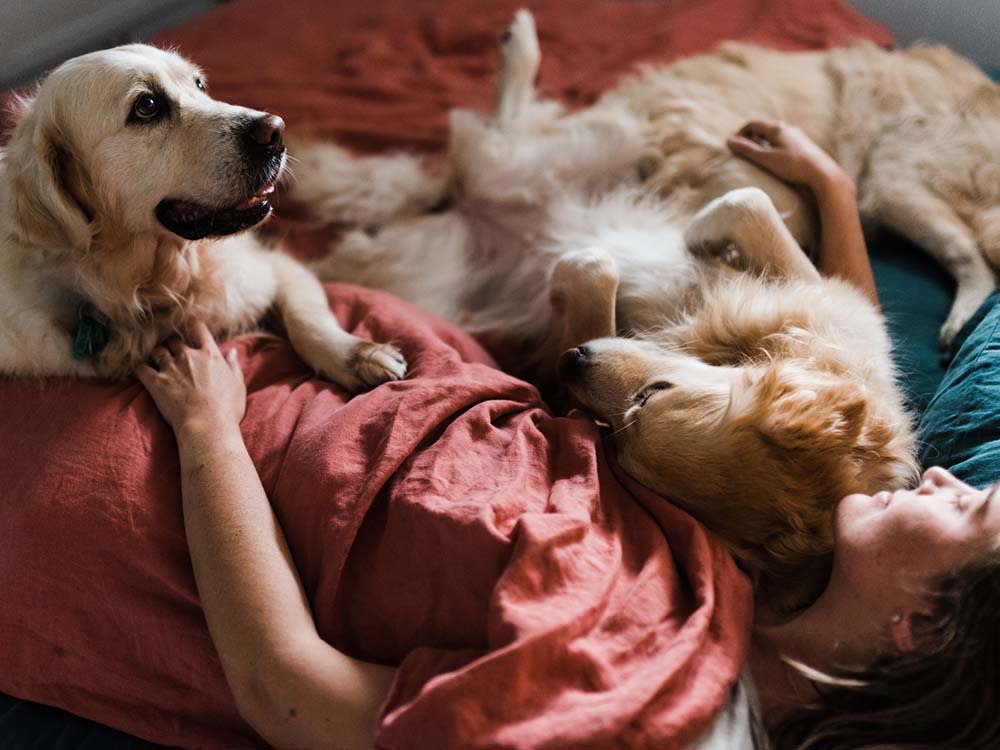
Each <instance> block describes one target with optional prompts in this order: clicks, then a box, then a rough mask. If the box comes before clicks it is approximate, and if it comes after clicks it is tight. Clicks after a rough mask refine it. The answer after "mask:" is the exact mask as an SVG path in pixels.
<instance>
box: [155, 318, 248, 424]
mask: <svg viewBox="0 0 1000 750" xmlns="http://www.w3.org/2000/svg"><path fill="white" fill-rule="evenodd" d="M191 333H192V340H193V346H189V345H187V344H185V343H184V342H183V341H182V340H181V339H179V338H176V337H175V338H172V339H170V340H168V341H166V342H165V343H163V344H161V345H160V346H158V347H156V349H154V350H153V353H152V354H151V355H150V359H151V360H152V362H153V363H154V364H155V365H156V369H154V368H153V367H150V366H149V365H146V364H143V365H140V366H139V368H138V369H137V370H136V376H137V377H138V378H139V380H140V381H142V384H143V385H144V386H146V390H148V391H149V394H150V395H151V396H152V397H153V401H155V402H156V406H157V408H158V409H159V410H160V413H161V414H163V418H164V419H166V420H167V422H168V423H169V424H170V426H171V427H173V429H174V432H175V433H178V434H179V433H180V432H181V431H182V430H183V429H185V428H189V427H193V426H196V425H197V426H200V425H205V424H206V423H207V424H212V425H219V424H222V425H239V423H240V421H242V419H243V414H244V412H245V411H246V396H247V390H246V385H245V384H244V383H243V371H242V370H241V369H240V364H239V361H238V360H237V359H236V351H235V350H230V352H229V354H228V356H225V357H223V355H222V352H220V351H219V346H218V344H216V343H215V339H214V338H213V337H212V334H211V332H210V331H209V330H208V326H206V325H205V324H204V323H202V322H201V321H200V320H196V321H195V322H194V325H193V327H192V331H191Z"/></svg>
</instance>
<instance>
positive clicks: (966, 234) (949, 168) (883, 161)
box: [596, 42, 1000, 344]
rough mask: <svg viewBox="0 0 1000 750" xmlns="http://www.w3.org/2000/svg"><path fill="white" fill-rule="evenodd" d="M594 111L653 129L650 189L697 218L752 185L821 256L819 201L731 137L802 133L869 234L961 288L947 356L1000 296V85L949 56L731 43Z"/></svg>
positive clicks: (627, 87)
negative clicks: (746, 156) (788, 126)
mask: <svg viewBox="0 0 1000 750" xmlns="http://www.w3.org/2000/svg"><path fill="white" fill-rule="evenodd" d="M596 106H597V108H603V107H609V108H612V109H613V108H619V107H624V108H625V109H627V110H628V111H629V112H630V113H632V114H633V115H634V116H635V117H637V118H638V119H639V120H640V121H641V122H642V123H643V124H644V126H645V127H646V128H647V135H648V138H649V140H650V145H651V146H652V149H651V151H650V153H649V154H648V158H647V160H646V161H645V162H644V163H643V165H642V169H643V170H644V173H645V175H646V176H647V184H648V186H649V188H650V189H653V190H658V191H660V192H661V193H662V194H663V195H669V196H671V199H672V200H675V201H680V202H687V203H689V205H691V206H692V207H693V208H695V209H696V208H698V207H700V206H702V205H704V204H705V203H706V202H707V201H708V200H710V199H711V198H713V197H715V196H717V195H721V194H722V193H723V192H725V191H727V190H731V189H733V188H735V187H741V186H747V185H755V186H757V187H760V188H762V189H764V190H765V191H766V192H767V193H768V194H769V195H770V196H771V198H772V199H773V200H774V202H775V204H776V205H777V206H778V209H779V210H780V211H781V212H782V215H783V216H785V217H786V221H787V222H788V225H789V227H790V229H791V230H792V233H793V234H794V235H795V237H796V239H798V240H799V242H800V243H801V244H802V245H803V246H804V247H806V248H810V247H812V246H813V245H814V240H815V237H816V223H815V215H814V211H813V210H812V207H811V206H810V205H809V203H808V202H807V201H806V200H804V199H803V196H802V195H801V194H800V193H798V192H797V191H795V190H793V189H791V188H789V187H788V186H787V185H785V184H784V183H782V182H780V181H778V180H775V179H774V178H773V177H772V176H771V175H769V174H767V173H766V172H764V171H762V170H760V169H758V168H757V167H756V166H754V165H752V164H750V163H749V162H747V161H745V160H742V159H739V158H736V157H734V156H733V155H732V154H731V153H730V152H729V150H728V149H727V148H726V138H727V136H729V135H730V134H732V133H733V132H735V131H736V130H737V129H738V128H739V127H740V126H741V125H742V124H743V123H745V122H746V121H747V120H750V119H772V120H774V119H776V120H784V121H786V122H791V123H794V124H796V125H799V126H800V127H801V128H802V129H803V130H805V131H806V133H808V134H809V135H810V136H811V137H812V138H813V140H815V141H816V142H817V143H819V144H820V145H821V146H823V148H824V149H826V150H827V151H828V152H829V153H831V154H832V155H833V156H834V157H835V158H836V159H837V160H838V162H839V163H840V164H841V165H842V166H843V167H844V169H845V170H846V171H847V172H848V174H850V175H851V177H852V178H853V179H854V180H855V182H856V183H857V186H858V196H859V206H860V209H861V212H862V217H863V218H864V219H865V220H866V223H868V224H870V225H878V226H884V227H887V228H889V229H891V230H894V231H896V232H898V233H899V234H902V235H903V236H905V237H908V238H909V239H910V240H912V241H913V242H914V243H916V244H917V245H918V246H920V247H922V248H923V249H924V250H925V251H927V252H928V253H930V254H931V255H932V256H933V257H934V258H936V259H937V260H938V261H939V262H940V263H941V264H942V265H943V266H944V267H945V268H946V269H947V270H948V271H949V272H950V273H951V274H952V276H954V278H955V280H956V282H957V284H958V288H957V293H956V297H955V302H954V305H953V307H952V310H951V313H950V315H949V316H948V319H947V320H946V321H945V323H944V325H943V326H942V329H941V341H942V344H948V343H950V342H951V340H952V338H953V337H954V335H955V333H957V331H958V329H959V328H960V327H961V326H962V324H963V323H964V322H965V321H966V320H968V319H969V317H971V315H972V313H973V312H975V310H976V308H977V307H978V306H979V305H980V304H981V303H982V301H983V300H984V299H985V298H986V296H987V295H988V294H989V293H990V292H991V291H992V290H993V289H994V287H995V284H996V279H995V276H994V269H996V268H998V267H1000V167H998V166H997V165H998V164H1000V86H998V85H997V84H996V83H994V82H993V81H991V80H990V79H989V78H988V77H987V76H986V75H985V74H984V73H983V72H982V71H981V70H979V68H977V67H976V66H975V65H974V64H972V63H971V62H970V61H968V60H966V59H965V58H963V57H960V56H959V55H957V54H955V53H954V52H951V51H950V50H948V49H946V48H945V47H941V46H932V45H916V46H914V47H911V48H909V49H901V50H893V51H888V50H884V49H881V48H879V47H876V46H874V45H872V44H861V45H858V46H854V47H847V48H842V49H832V50H827V51H821V52H797V53H789V52H777V51H774V50H768V49H764V48H761V47H755V46H753V45H749V44H741V43H735V42H730V43H726V44H723V45H722V46H721V47H719V48H718V49H717V50H716V51H714V52H712V53H711V54H707V55H701V56H697V57H691V58H687V59H683V60H680V61H678V62H676V63H674V64H672V65H668V66H665V67H658V68H649V69H647V70H645V71H644V72H643V73H642V74H641V75H638V76H636V77H634V78H632V79H630V80H627V81H625V82H624V83H623V84H622V85H620V86H619V87H617V88H616V89H615V90H613V91H611V92H609V93H608V94H606V95H605V96H604V98H603V99H602V100H601V101H600V102H599V103H598V104H597V105H596Z"/></svg>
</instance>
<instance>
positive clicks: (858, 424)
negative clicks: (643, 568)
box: [559, 338, 891, 600]
mask: <svg viewBox="0 0 1000 750" xmlns="http://www.w3.org/2000/svg"><path fill="white" fill-rule="evenodd" d="M559 369H560V377H561V380H562V381H563V383H564V384H566V385H567V386H568V388H569V390H570V391H571V393H572V394H573V396H574V397H575V398H576V399H577V400H578V401H579V402H580V403H582V404H583V405H584V406H585V407H586V408H588V409H589V410H590V411H591V412H593V413H594V414H595V415H596V416H598V417H599V418H600V419H602V420H603V421H606V422H607V423H608V424H609V425H610V426H611V428H612V429H613V433H612V434H613V439H614V442H615V446H616V448H617V452H618V456H619V463H620V464H621V466H622V468H623V469H625V470H626V471H627V472H628V473H629V474H631V475H632V476H633V477H635V478H636V479H637V480H639V481H640V482H641V483H642V484H644V485H646V486H647V487H649V488H650V489H652V490H653V491H655V492H657V493H658V494H660V495H662V496H664V497H667V498H669V499H671V500H672V501H674V502H676V503H677V504H678V505H681V506H682V507H684V508H685V509H687V510H689V511H690V512H691V513H692V514H693V515H695V516H696V517H698V518H699V519H700V520H702V521H703V522H704V523H705V524H706V525H707V526H708V527H709V528H711V529H712V530H713V531H715V532H716V533H718V534H719V535H720V536H721V537H722V538H723V539H724V540H725V541H726V542H727V543H728V544H729V546H730V548H731V549H732V550H733V552H734V553H735V554H736V555H737V557H739V558H740V559H741V561H742V562H744V563H745V564H746V565H747V566H748V567H749V568H750V569H751V570H752V572H754V573H755V574H757V575H758V576H760V577H761V578H762V579H763V580H765V581H766V580H770V581H772V583H773V582H774V581H777V580H781V579H787V578H788V577H790V576H793V575H794V573H795V571H799V572H800V573H801V571H802V569H803V566H805V565H807V564H809V563H810V562H811V561H815V560H818V559H820V558H822V557H823V556H824V555H826V554H827V553H829V552H830V551H831V550H832V546H833V528H834V526H833V520H834V509H835V507H836V504H837V502H838V501H839V500H840V499H841V498H843V497H845V496H846V495H847V494H849V493H850V492H852V491H854V488H855V487H857V486H859V484H863V483H865V482H866V481H867V478H865V479H862V477H863V475H864V474H865V470H866V466H865V464H866V463H867V462H876V461H879V460H880V455H879V450H880V449H881V448H882V447H884V445H885V444H886V443H887V442H888V441H890V440H891V431H890V430H889V429H888V428H885V427H879V426H878V425H877V424H874V420H872V419H871V418H870V416H871V415H870V411H871V410H870V406H869V404H868V402H867V399H866V394H865V392H864V390H863V388H862V387H861V386H859V385H857V384H855V383H853V382H851V381H850V380H849V379H847V378H842V377H838V376H836V375H832V374H829V373H823V372H817V371H815V370H814V369H811V368H810V366H809V364H808V363H797V362H789V361H785V362H782V361H774V362H763V363H754V364H748V365H745V366H715V365H710V364H706V363H704V362H702V361H700V360H698V359H697V358H695V357H693V356H691V355H689V354H686V353H683V352H678V351H671V350H669V349H664V348H663V347H661V346H659V345H657V344H655V343H653V342H650V341H637V340H630V339H618V338H614V339H598V340H595V341H591V342H588V343H587V344H586V345H584V346H582V347H579V348H577V349H573V350H570V351H569V352H566V353H565V354H563V356H562V358H561V360H560V368H559ZM881 460H886V459H885V457H884V456H882V457H881ZM782 585H783V584H782ZM794 598H795V597H794V596H793V597H792V600H794Z"/></svg>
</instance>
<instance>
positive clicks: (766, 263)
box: [684, 187, 820, 280]
mask: <svg viewBox="0 0 1000 750" xmlns="http://www.w3.org/2000/svg"><path fill="white" fill-rule="evenodd" d="M684 240H685V242H686V244H687V247H688V249H689V250H690V251H691V252H692V253H694V254H696V255H716V256H720V257H721V259H722V260H724V261H726V262H727V263H730V264H731V265H735V266H738V267H741V268H745V269H747V270H750V271H755V272H758V273H763V274H767V275H771V276H777V277H779V278H801V279H809V280H815V279H819V278H820V275H819V271H817V270H816V267H815V266H813V264H812V263H811V262H810V261H809V258H807V257H806V254H805V253H804V252H803V251H802V248H801V247H799V245H798V243H797V242H796V241H795V238H794V237H792V234H791V232H789V231H788V227H787V226H785V222H784V221H783V220H782V218H781V214H779V213H778V209H776V208H775V207H774V203H772V202H771V199H770V198H769V197H768V195H767V193H765V192H764V191H763V190H761V189H760V188H755V187H747V188H739V189H737V190H731V191H729V192H728V193H726V194H725V195H723V196H721V197H719V198H716V199H715V200H713V201H712V202H711V203H709V204H708V205H707V206H705V207H704V208H703V209H701V210H700V211H699V212H698V213H697V214H695V216H694V218H693V219H692V220H691V223H690V224H689V225H688V228H687V230H686V231H685V232H684Z"/></svg>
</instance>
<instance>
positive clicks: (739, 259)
mask: <svg viewBox="0 0 1000 750" xmlns="http://www.w3.org/2000/svg"><path fill="white" fill-rule="evenodd" d="M504 38H505V41H504V42H503V44H502V47H501V53H502V66H503V67H502V71H501V76H500V87H499V91H498V95H497V110H496V112H495V114H494V115H493V116H492V117H490V118H486V119H484V118H481V117H478V116H476V115H473V114H471V113H468V112H462V111H458V112H455V113H453V115H452V120H451V125H452V127H451V142H450V149H449V158H448V172H447V174H446V175H445V176H444V177H440V176H434V175H430V174H424V176H423V177H422V178H421V177H420V175H421V169H420V165H419V163H418V162H416V161H415V160H413V159H409V160H408V159H407V158H406V157H405V156H401V155H395V156H383V157H372V158H368V159H352V158H351V157H350V156H349V155H348V154H347V153H346V152H344V151H343V150H341V149H339V148H337V147H336V146H334V145H331V144H303V145H302V148H301V150H299V151H298V153H297V155H298V156H299V157H300V159H301V163H300V165H299V168H298V169H297V176H298V177H299V180H298V181H297V185H296V191H297V197H298V199H299V200H302V201H304V202H306V203H308V204H310V205H312V206H313V207H314V209H315V210H316V212H317V213H318V214H319V215H320V216H322V217H324V218H326V219H328V220H331V221H337V222H354V223H356V224H359V225H361V226H362V227H363V229H359V230H358V231H354V232H349V233H348V234H347V235H346V236H345V237H344V238H343V239H342V241H340V243H339V244H338V245H337V247H336V248H335V250H334V252H333V253H332V254H331V255H330V257H329V258H327V259H326V260H324V261H322V262H321V263H320V264H319V266H318V267H317V270H318V271H319V272H320V273H321V274H322V275H323V276H325V277H329V278H335V279H341V280H349V281H354V282H360V283H365V284H369V285H372V286H377V287H380V288H384V289H388V290H390V291H393V292H395V293H396V294H399V295H401V296H403V297H404V298H407V299H409V300H411V301H413V302H415V303H417V304H420V305H422V306H424V307H426V308H427V309H430V310H432V311H434V312H436V313H438V314H440V315H442V316H444V317H446V318H449V319H451V320H453V321H455V322H457V323H459V324H460V325H463V326H464V327H466V328H467V329H469V330H471V331H473V332H476V333H479V334H483V333H487V332H495V331H501V332H503V333H505V334H507V335H508V336H509V337H510V338H512V339H513V340H514V341H515V342H516V343H518V344H519V345H520V347H519V351H523V352H526V354H525V356H524V357H523V359H521V361H520V362H519V363H518V366H517V367H516V368H515V369H517V371H518V372H520V373H521V374H525V375H527V376H529V377H531V378H533V379H534V380H535V381H536V382H539V383H541V384H543V385H545V384H548V383H550V382H551V379H552V378H554V377H555V376H556V374H557V363H558V374H559V376H560V377H561V379H562V382H563V384H564V385H565V386H567V387H568V388H569V389H570V391H571V392H572V394H573V396H574V397H575V398H576V399H577V400H578V401H579V402H581V403H582V404H584V405H585V406H586V407H587V408H588V409H589V410H590V411H592V412H593V413H594V414H596V415H597V416H598V417H600V418H601V419H602V420H604V421H606V422H607V423H609V424H610V425H611V426H612V427H613V428H614V429H613V432H612V436H613V441H614V444H615V446H616V448H617V450H618V453H619V459H620V462H621V464H622V466H623V467H624V468H625V469H626V470H627V471H628V472H629V473H630V474H632V475H633V476H635V477H636V478H637V479H638V480H639V481H641V482H642V483H644V484H645V485H646V486H648V487H650V488H651V489H653V490H655V491H656V492H658V493H659V494H661V495H663V496H665V497H669V498H671V499H672V500H674V501H675V502H677V503H678V504H679V505H682V506H683V507H685V508H687V509H689V510H690V511H691V512H692V513H694V514H695V515H697V516H698V517H699V518H701V519H702V520H703V521H705V522H706V524H708V525H709V526H710V527H711V528H713V529H714V530H715V531H716V532H718V533H719V534H720V535H721V536H722V537H723V538H724V539H725V540H726V541H727V542H728V543H729V545H730V546H731V548H732V549H733V551H734V552H735V553H736V555H737V556H738V557H739V558H740V559H741V560H742V561H743V562H744V563H745V564H746V565H747V566H748V568H749V569H750V570H751V571H752V572H753V573H754V574H755V576H757V578H758V580H759V584H760V586H761V587H762V589H763V590H764V591H766V594H767V596H768V597H769V598H770V599H771V601H772V602H773V603H774V605H775V606H777V607H778V608H793V607H795V606H798V605H799V604H801V603H802V602H804V601H806V600H807V599H808V598H809V597H810V596H812V595H814V594H815V593H816V591H815V590H814V586H815V585H819V584H820V582H821V579H822V572H823V571H822V570H821V568H822V566H823V565H824V564H825V562H826V560H827V556H828V554H829V553H830V551H831V549H832V545H833V538H832V533H833V532H832V530H833V513H834V508H835V506H836V503H837V502H838V501H839V500H840V499H841V498H842V497H844V496H845V495H847V494H850V493H852V492H858V491H862V492H871V491H875V490H881V489H884V488H891V487H902V486H905V485H907V484H908V483H909V482H910V481H911V480H912V479H913V478H914V476H915V469H916V464H915V461H914V458H913V452H914V444H913V432H912V426H911V424H910V420H909V416H908V415H907V413H906V411H905V409H904V407H903V405H902V400H901V398H900V395H899V392H898V390H897V388H896V385H895V382H894V377H893V366H892V361H891V358H890V344H889V340H888V336H887V334H886V331H885V328H884V323H883V321H882V318H881V315H880V313H879V311H878V310H877V309H876V308H875V307H874V305H872V303H871V302H870V301H869V300H867V299H866V298H865V297H864V296H863V295H862V294H861V293H860V292H859V291H857V290H856V289H854V288H853V287H851V286H850V285H848V284H846V283H843V282H840V281H836V280H831V279H822V278H821V277H820V276H819V274H818V273H817V272H816V270H815V268H814V267H813V266H812V265H811V264H810V263H809V261H808V260H807V258H806V256H805V254H804V253H803V252H802V250H801V248H800V247H799V246H798V245H797V244H796V242H795V240H794V238H793V237H792V235H791V234H790V233H789V230H788V228H787V227H786V226H785V224H784V222H783V221H782V218H781V216H780V214H779V213H778V211H777V210H776V208H775V205H774V203H773V202H772V201H771V200H770V199H769V198H768V196H767V195H766V194H765V193H764V192H762V191H761V190H760V189H758V188H754V187H750V188H742V189H737V190H730V191H728V192H726V191H722V193H721V194H720V195H719V196H718V197H716V196H712V198H713V199H712V200H707V199H706V200H705V201H704V203H703V204H701V205H695V204H694V203H692V202H691V201H690V200H687V198H688V193H687V192H683V193H681V194H679V195H678V196H677V199H676V200H675V198H674V197H673V196H672V195H670V194H666V195H662V196H657V195H656V191H653V190H650V189H649V185H648V184H647V185H643V184H642V183H641V182H640V180H639V179H638V178H639V169H638V167H639V166H643V165H645V166H649V165H650V164H654V163H656V162H655V160H656V158H657V156H658V154H657V151H656V148H655V146H656V144H655V143H653V142H651V141H650V138H649V129H648V127H647V125H648V122H647V121H645V120H643V118H641V117H637V116H636V114H635V111H634V108H633V107H632V106H631V105H630V104H629V103H628V101H623V100H621V99H619V100H618V101H617V102H616V101H612V100H611V99H609V100H607V101H605V102H603V103H602V104H600V105H599V106H596V107H593V108H591V109H588V110H584V111H582V112H579V113H576V114H572V115H568V116H563V115H562V114H561V112H560V110H559V107H558V106H557V105H555V104H554V103H552V102H544V101H537V100H536V99H535V95H534V89H533V85H532V81H533V80H534V76H535V73H536V70H537V67H538V63H539V58H540V55H539V50H538V45H537V39H536V36H535V31H534V24H533V20H532V18H531V16H530V14H528V13H527V12H525V11H522V12H520V13H518V15H517V17H516V18H515V21H514V23H513V25H512V26H511V28H510V30H509V34H507V35H505V37H504ZM651 159H652V161H651ZM661 178H662V175H661ZM359 180H360V181H362V182H363V184H365V185H366V186H367V189H366V190H365V191H364V194H363V195H361V196H358V195H357V190H356V188H354V187H352V186H353V185H354V184H356V183H357V182H358V181H359ZM442 192H443V196H442ZM442 197H444V198H445V203H444V205H445V208H444V209H443V210H441V208H440V206H439V207H438V209H439V210H436V211H434V212H422V211H421V207H423V206H428V205H431V204H434V203H438V202H439V201H440V200H441V198H442ZM356 198H359V199H356ZM564 350H568V351H566V353H564V354H563V355H562V357H560V356H559V353H560V352H562V351H564ZM810 573H816V575H815V576H810Z"/></svg>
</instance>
